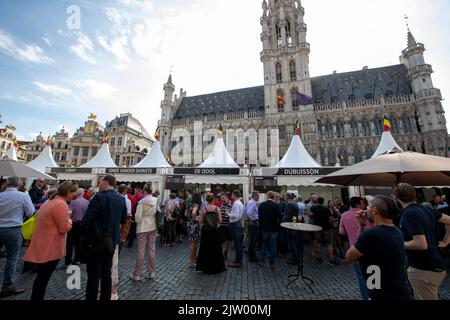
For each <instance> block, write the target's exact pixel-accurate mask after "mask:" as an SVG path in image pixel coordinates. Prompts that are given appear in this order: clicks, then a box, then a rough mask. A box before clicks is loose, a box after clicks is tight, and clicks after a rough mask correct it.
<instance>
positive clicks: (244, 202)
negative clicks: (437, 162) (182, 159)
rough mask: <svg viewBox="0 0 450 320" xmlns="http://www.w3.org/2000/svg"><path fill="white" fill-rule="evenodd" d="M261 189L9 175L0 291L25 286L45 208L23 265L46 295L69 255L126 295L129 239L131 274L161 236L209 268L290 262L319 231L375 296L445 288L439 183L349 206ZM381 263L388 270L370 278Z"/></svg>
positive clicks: (152, 261)
mask: <svg viewBox="0 0 450 320" xmlns="http://www.w3.org/2000/svg"><path fill="white" fill-rule="evenodd" d="M261 198H262V197H261V195H260V194H259V193H258V192H256V191H254V192H252V193H251V195H249V197H248V198H245V199H244V198H243V195H242V194H240V192H239V191H233V192H232V193H225V192H221V191H220V190H216V191H215V192H214V193H210V192H209V193H208V192H201V193H192V192H191V191H190V190H185V191H183V192H179V193H171V194H170V196H169V197H168V199H167V200H166V201H162V199H161V195H160V193H159V192H158V191H157V190H153V189H152V185H151V184H145V186H144V187H143V188H142V189H141V188H131V187H129V186H127V185H117V181H116V179H115V177H114V176H110V175H108V176H104V177H103V178H101V179H100V181H99V185H98V191H97V189H94V188H89V189H83V188H79V187H78V185H77V184H75V183H73V182H70V181H66V182H63V183H61V184H60V185H59V186H58V188H57V189H56V190H53V189H52V188H49V187H47V186H46V185H45V182H44V181H43V180H37V181H35V182H34V183H33V185H32V187H31V189H30V190H29V191H28V192H26V190H25V189H24V186H23V185H22V184H21V182H20V180H19V179H18V178H9V179H7V181H6V184H5V187H4V190H2V191H1V192H0V249H1V247H3V246H5V248H6V252H5V253H6V266H5V268H4V280H3V284H2V291H1V293H0V297H6V296H10V295H16V294H21V293H23V292H24V289H21V288H17V287H15V285H14V282H13V279H14V273H15V269H16V266H17V264H18V261H19V259H20V254H21V248H22V244H23V242H24V241H23V238H22V232H21V227H22V225H23V223H24V221H26V219H28V218H30V217H32V216H33V215H37V222H36V228H35V231H34V233H33V236H32V239H31V241H30V242H29V243H27V242H26V241H25V246H26V247H27V248H26V252H25V254H24V256H23V261H24V269H23V272H33V273H36V278H35V281H34V284H33V289H32V293H31V299H32V300H43V299H44V298H45V292H46V288H47V285H48V283H49V280H50V278H51V276H52V274H53V272H54V271H55V269H56V268H57V266H58V264H59V262H60V261H61V260H62V259H64V263H65V266H69V265H79V264H86V272H87V277H88V280H87V285H86V299H87V300H99V299H100V300H117V299H119V293H118V283H119V269H118V268H119V257H120V253H121V251H122V249H123V248H125V247H128V248H133V247H134V242H136V243H137V245H136V246H135V247H136V248H135V250H136V251H135V252H136V254H135V255H136V262H135V269H134V272H133V273H132V274H131V275H129V278H130V279H131V280H132V281H134V282H140V281H144V280H146V279H150V280H152V279H154V278H155V277H156V267H155V266H156V243H157V238H158V236H159V244H160V246H161V247H162V249H161V250H171V248H173V247H175V246H177V245H179V244H182V243H183V242H184V241H188V242H189V250H188V252H187V260H188V263H189V267H190V268H192V269H195V270H196V271H197V272H199V273H204V274H219V273H222V272H225V271H226V270H227V269H228V268H234V269H239V268H242V267H243V265H244V263H247V262H248V263H255V264H257V265H258V266H259V267H260V268H264V269H265V268H268V269H269V270H271V271H273V270H275V266H276V264H277V263H283V261H285V260H284V259H280V258H283V257H286V256H288V258H289V259H288V261H287V264H289V265H293V266H296V265H298V264H299V263H300V257H301V255H302V254H303V253H302V252H301V250H302V247H303V246H302V245H301V243H302V242H309V244H310V248H311V253H310V254H311V255H312V257H313V258H314V260H315V263H318V264H320V263H323V259H324V257H323V252H324V251H325V252H326V257H327V260H328V264H329V265H330V267H331V268H332V267H334V266H337V265H339V264H341V263H343V262H345V263H353V266H354V270H355V274H356V277H357V279H358V286H359V289H360V293H361V298H362V299H364V300H368V299H372V300H383V299H396V300H408V299H411V298H412V297H413V296H414V298H415V299H418V300H435V299H438V288H439V286H440V284H441V283H442V281H443V280H444V278H445V276H446V265H445V258H444V254H445V252H446V251H445V250H446V248H447V249H448V245H449V244H450V227H449V226H450V215H449V213H450V208H449V206H448V204H447V203H446V202H445V198H443V197H441V196H438V195H436V196H435V197H433V200H432V201H431V202H424V201H423V199H421V198H420V194H417V192H416V190H415V189H414V188H413V187H412V186H410V185H408V184H399V185H398V186H397V187H396V188H395V190H394V193H393V195H392V196H391V197H388V196H376V197H371V198H369V201H368V200H367V199H366V198H360V197H353V198H351V199H350V201H349V202H348V204H349V207H347V206H346V205H345V204H344V201H343V200H342V199H341V198H339V197H338V198H335V199H334V200H330V201H328V202H326V201H325V199H324V198H323V197H321V196H319V195H317V194H315V193H311V194H310V196H309V198H308V199H306V200H304V199H303V198H302V197H301V196H298V195H296V194H294V193H289V192H288V193H286V194H284V195H281V194H279V193H276V192H267V193H266V194H265V195H264V199H263V200H261ZM283 222H293V223H305V224H313V225H316V226H319V227H321V231H319V232H315V233H306V234H305V235H304V236H303V237H302V238H300V233H298V232H297V231H294V230H288V229H284V228H282V227H281V223H283ZM233 251H234V253H233ZM447 252H448V251H447ZM246 255H247V256H248V258H245V259H244V256H246ZM267 262H268V265H267V264H266V263H267ZM144 265H146V271H147V272H146V273H145V272H144ZM374 267H376V268H378V269H376V268H375V269H374ZM374 270H375V271H376V270H379V271H380V273H381V279H380V280H379V281H378V282H377V281H375V282H374V285H373V286H369V285H368V280H370V276H371V275H373V272H374Z"/></svg>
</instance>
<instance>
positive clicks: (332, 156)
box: [328, 150, 337, 167]
mask: <svg viewBox="0 0 450 320" xmlns="http://www.w3.org/2000/svg"><path fill="white" fill-rule="evenodd" d="M336 163H337V159H336V152H335V151H334V150H329V151H328V165H329V166H331V167H334V166H335V165H336Z"/></svg>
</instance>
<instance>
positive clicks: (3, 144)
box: [2, 141, 6, 149]
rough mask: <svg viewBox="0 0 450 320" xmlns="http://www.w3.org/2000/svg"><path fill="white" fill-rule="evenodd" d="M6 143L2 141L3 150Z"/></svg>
mask: <svg viewBox="0 0 450 320" xmlns="http://www.w3.org/2000/svg"><path fill="white" fill-rule="evenodd" d="M5 145H6V141H2V149H5Z"/></svg>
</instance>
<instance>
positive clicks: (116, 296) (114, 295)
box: [111, 293, 119, 301]
mask: <svg viewBox="0 0 450 320" xmlns="http://www.w3.org/2000/svg"><path fill="white" fill-rule="evenodd" d="M117 300H119V295H118V294H117V293H112V294H111V301H117Z"/></svg>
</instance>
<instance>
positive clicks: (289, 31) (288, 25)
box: [286, 19, 292, 46]
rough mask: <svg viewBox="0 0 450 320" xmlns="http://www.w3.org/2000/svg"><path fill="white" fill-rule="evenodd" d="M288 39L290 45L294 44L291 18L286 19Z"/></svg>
mask: <svg viewBox="0 0 450 320" xmlns="http://www.w3.org/2000/svg"><path fill="white" fill-rule="evenodd" d="M286 41H287V45H288V46H291V45H292V32H291V22H290V21H289V19H287V20H286Z"/></svg>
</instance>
